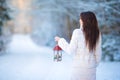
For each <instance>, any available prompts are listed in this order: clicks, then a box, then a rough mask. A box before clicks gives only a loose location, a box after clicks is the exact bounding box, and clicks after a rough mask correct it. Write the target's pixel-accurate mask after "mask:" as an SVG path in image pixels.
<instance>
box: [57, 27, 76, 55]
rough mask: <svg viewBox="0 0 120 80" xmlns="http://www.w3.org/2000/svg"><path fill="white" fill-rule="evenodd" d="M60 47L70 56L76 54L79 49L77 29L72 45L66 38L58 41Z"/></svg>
mask: <svg viewBox="0 0 120 80" xmlns="http://www.w3.org/2000/svg"><path fill="white" fill-rule="evenodd" d="M58 45H59V46H60V47H61V48H62V49H63V50H64V51H65V52H66V53H68V54H72V53H75V52H76V49H77V29H76V30H74V31H73V34H72V38H71V40H70V43H68V42H67V41H66V40H65V39H64V38H61V39H60V40H59V41H58Z"/></svg>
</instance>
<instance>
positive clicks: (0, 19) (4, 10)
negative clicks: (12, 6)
mask: <svg viewBox="0 0 120 80" xmlns="http://www.w3.org/2000/svg"><path fill="white" fill-rule="evenodd" d="M8 12H9V8H8V7H7V3H6V0H0V51H1V50H2V49H3V47H4V41H3V36H2V28H3V24H4V23H5V22H6V21H7V20H10V16H9V14H8Z"/></svg>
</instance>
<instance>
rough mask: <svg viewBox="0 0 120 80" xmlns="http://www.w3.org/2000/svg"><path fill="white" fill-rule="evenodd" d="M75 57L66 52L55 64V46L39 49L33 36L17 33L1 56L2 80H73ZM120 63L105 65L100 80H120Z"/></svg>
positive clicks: (102, 66) (104, 63) (99, 73)
mask: <svg viewBox="0 0 120 80" xmlns="http://www.w3.org/2000/svg"><path fill="white" fill-rule="evenodd" d="M71 63H72V56H70V55H67V54H65V53H64V52H63V60H62V61H61V62H54V61H53V50H52V48H51V47H46V46H38V45H37V44H35V43H34V42H33V41H32V39H31V37H30V35H21V34H16V35H14V36H13V38H12V42H11V43H10V44H9V45H8V46H7V53H6V54H3V55H0V80H70V75H71ZM119 68H120V62H101V63H100V65H99V66H98V68H97V80H120V73H119V72H118V71H119Z"/></svg>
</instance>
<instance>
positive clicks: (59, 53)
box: [53, 45, 62, 62]
mask: <svg viewBox="0 0 120 80" xmlns="http://www.w3.org/2000/svg"><path fill="white" fill-rule="evenodd" d="M53 50H54V61H57V62H58V61H61V60H62V49H61V48H60V47H59V46H58V45H56V46H55V47H54V48H53Z"/></svg>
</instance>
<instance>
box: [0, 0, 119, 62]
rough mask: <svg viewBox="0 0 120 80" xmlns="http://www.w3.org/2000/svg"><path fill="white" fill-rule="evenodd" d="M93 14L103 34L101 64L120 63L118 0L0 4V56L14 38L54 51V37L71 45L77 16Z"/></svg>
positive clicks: (39, 0) (14, 0)
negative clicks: (28, 39) (26, 38)
mask: <svg viewBox="0 0 120 80" xmlns="http://www.w3.org/2000/svg"><path fill="white" fill-rule="evenodd" d="M83 11H93V12H94V13H95V14H96V16H97V19H98V23H99V27H100V30H101V32H102V50H103V57H102V59H103V60H104V61H120V0H0V53H5V51H6V50H7V48H6V46H7V44H9V43H10V42H11V40H12V36H13V35H15V34H24V35H30V37H31V39H32V40H33V42H34V43H35V44H36V45H39V46H48V47H53V46H54V45H55V42H54V37H55V36H56V35H58V36H60V37H64V38H65V39H67V41H68V42H69V41H70V38H71V35H72V32H73V30H74V29H75V28H79V15H80V13H81V12H83Z"/></svg>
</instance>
